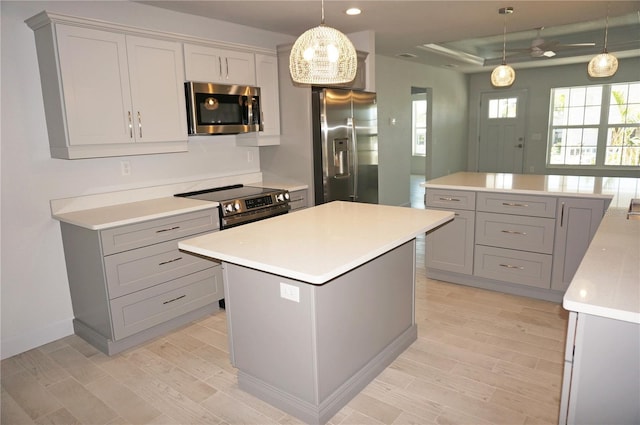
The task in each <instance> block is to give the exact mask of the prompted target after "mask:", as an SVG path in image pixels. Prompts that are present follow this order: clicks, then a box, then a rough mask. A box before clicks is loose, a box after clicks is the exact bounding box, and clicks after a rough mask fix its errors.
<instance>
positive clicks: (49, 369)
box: [15, 348, 71, 387]
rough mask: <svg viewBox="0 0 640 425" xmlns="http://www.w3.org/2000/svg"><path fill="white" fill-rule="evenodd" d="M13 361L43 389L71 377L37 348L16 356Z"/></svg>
mask: <svg viewBox="0 0 640 425" xmlns="http://www.w3.org/2000/svg"><path fill="white" fill-rule="evenodd" d="M15 359H16V360H17V361H18V363H20V365H21V366H22V367H23V368H24V369H25V370H27V371H28V372H29V373H30V374H31V375H33V377H34V378H35V379H36V380H37V381H38V382H40V384H42V385H43V386H45V387H47V386H49V385H51V384H55V383H57V382H60V381H62V380H63V379H67V378H68V377H69V376H71V375H70V374H69V372H68V371H66V370H65V369H64V368H63V367H62V366H60V365H59V364H58V363H56V362H55V361H54V360H53V359H52V358H51V356H49V355H46V354H45V353H43V352H42V351H41V350H39V349H37V348H36V349H34V350H29V351H27V352H25V353H22V354H19V355H17V356H15Z"/></svg>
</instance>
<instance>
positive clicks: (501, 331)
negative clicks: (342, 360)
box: [1, 206, 567, 425]
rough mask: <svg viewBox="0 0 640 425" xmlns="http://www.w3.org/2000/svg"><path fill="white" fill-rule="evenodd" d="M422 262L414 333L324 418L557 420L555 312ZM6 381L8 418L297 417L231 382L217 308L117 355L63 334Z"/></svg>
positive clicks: (560, 322) (25, 358)
mask: <svg viewBox="0 0 640 425" xmlns="http://www.w3.org/2000/svg"><path fill="white" fill-rule="evenodd" d="M417 207H419V206H417ZM423 259H424V238H419V239H418V255H417V266H418V270H417V285H416V298H417V300H416V321H417V323H418V340H417V341H416V342H414V343H413V345H412V346H411V347H409V348H408V349H407V350H406V351H405V352H404V353H402V354H401V355H400V356H399V357H398V358H397V359H396V360H395V361H394V362H393V363H392V364H391V365H390V366H389V367H388V368H387V369H385V370H384V371H383V372H382V373H381V374H380V375H379V376H378V377H377V378H376V379H375V380H374V381H372V382H371V383H370V384H369V385H368V386H367V387H366V388H365V389H364V390H363V391H362V392H361V393H360V394H359V395H358V396H356V397H355V398H354V399H353V400H352V401H351V402H350V403H349V404H348V405H347V406H345V407H344V408H343V409H342V410H341V411H340V412H338V413H337V414H336V415H335V416H334V417H333V418H332V419H331V420H330V424H332V425H337V424H420V425H423V424H442V425H445V424H474V425H476V424H478V425H482V424H508V425H515V424H552V423H557V417H558V409H559V399H560V386H561V377H562V367H563V366H562V365H563V349H564V340H565V328H566V324H567V314H566V312H565V311H564V310H563V309H562V307H561V306H560V305H558V304H554V303H550V302H546V301H539V300H533V299H528V298H523V297H516V296H511V295H505V294H500V293H496V292H490V291H484V290H480V289H475V288H469V287H464V286H459V285H454V284H449V283H444V282H438V281H434V280H429V279H427V278H426V277H425V270H424V262H423ZM256 355H259V353H256ZM1 381H2V405H1V409H2V417H1V423H2V424H3V425H5V424H6V425H9V424H65V425H66V424H114V425H115V424H158V425H161V424H297V423H300V421H298V420H297V419H296V418H293V417H291V416H289V415H287V414H285V413H283V412H282V411H280V410H278V409H276V408H274V407H272V406H270V405H269V404H266V403H264V402H262V401H260V400H258V399H256V398H255V397H253V396H251V395H248V394H246V393H244V392H243V391H241V390H239V389H238V386H237V382H236V373H235V370H234V369H233V368H232V366H231V364H230V363H229V360H228V346H227V335H226V317H225V314H224V312H220V313H217V314H215V315H212V316H209V317H207V318H205V319H202V320H199V321H196V322H194V323H192V324H189V325H188V326H185V327H183V328H181V329H179V330H177V331H175V332H173V333H171V334H168V335H166V336H164V337H162V338H158V339H156V340H154V341H151V342H148V343H146V344H144V345H141V346H139V347H136V348H134V349H131V350H129V351H126V352H124V353H121V354H119V355H115V356H112V357H108V356H106V355H104V354H102V353H101V352H99V351H98V350H96V349H95V348H93V347H92V346H91V345H89V344H87V343H86V342H84V341H83V340H82V339H80V338H78V337H77V336H75V335H72V336H68V337H66V338H63V339H61V340H58V341H54V342H52V343H49V344H46V345H44V346H41V347H38V348H36V349H33V350H30V351H28V352H25V353H22V354H19V355H17V356H14V357H11V358H9V359H6V360H3V361H2V370H1Z"/></svg>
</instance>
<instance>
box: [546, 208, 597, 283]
mask: <svg viewBox="0 0 640 425" xmlns="http://www.w3.org/2000/svg"><path fill="white" fill-rule="evenodd" d="M603 215H604V200H602V199H583V198H560V199H559V200H558V211H557V214H556V235H555V242H554V248H553V270H552V274H551V289H555V290H558V291H566V289H567V288H568V287H569V284H570V283H571V279H573V275H575V273H576V270H578V266H579V265H580V262H581V261H582V257H584V254H585V253H586V252H587V248H589V244H590V243H591V239H593V235H595V233H596V230H597V229H598V226H599V225H600V221H602V217H603Z"/></svg>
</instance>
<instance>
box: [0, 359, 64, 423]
mask: <svg viewBox="0 0 640 425" xmlns="http://www.w3.org/2000/svg"><path fill="white" fill-rule="evenodd" d="M54 385H55V384H54ZM2 389H3V391H6V392H7V394H9V395H10V396H11V397H12V399H13V400H15V402H16V403H18V405H19V406H20V407H21V408H22V410H23V411H24V412H25V413H26V414H27V415H28V416H29V417H30V418H31V419H36V418H39V417H41V416H44V415H47V414H49V413H51V412H55V411H56V410H58V409H59V408H61V407H62V405H61V404H60V402H59V401H58V400H57V399H56V398H55V397H52V395H51V394H50V393H49V392H48V391H47V390H46V389H45V388H44V386H42V385H41V384H40V383H39V382H38V381H37V380H36V378H34V377H33V376H32V375H31V374H30V373H29V372H27V371H26V370H24V369H22V370H21V371H20V372H18V373H13V374H9V375H8V376H4V375H3V376H2ZM3 423H4V422H3Z"/></svg>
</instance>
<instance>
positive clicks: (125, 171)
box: [120, 161, 131, 176]
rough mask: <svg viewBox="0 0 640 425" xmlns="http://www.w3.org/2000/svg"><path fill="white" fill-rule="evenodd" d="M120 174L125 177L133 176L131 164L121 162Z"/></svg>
mask: <svg viewBox="0 0 640 425" xmlns="http://www.w3.org/2000/svg"><path fill="white" fill-rule="evenodd" d="M120 173H121V174H122V175H123V176H130V175H131V163H130V162H129V161H120Z"/></svg>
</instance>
